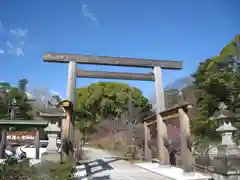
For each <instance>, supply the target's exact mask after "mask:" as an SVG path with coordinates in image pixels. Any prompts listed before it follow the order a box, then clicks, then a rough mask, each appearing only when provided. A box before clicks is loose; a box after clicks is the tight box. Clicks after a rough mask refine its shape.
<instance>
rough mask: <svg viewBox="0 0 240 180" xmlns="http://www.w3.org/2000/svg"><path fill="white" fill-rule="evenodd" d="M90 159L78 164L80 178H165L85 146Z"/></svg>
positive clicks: (141, 179) (129, 179)
mask: <svg viewBox="0 0 240 180" xmlns="http://www.w3.org/2000/svg"><path fill="white" fill-rule="evenodd" d="M84 151H85V153H86V155H87V156H88V157H89V158H88V161H87V162H86V163H84V164H82V165H79V166H77V172H76V174H75V176H76V177H78V180H90V179H92V180H143V179H147V180H164V179H165V178H162V177H160V176H159V175H157V174H155V173H152V172H149V171H147V170H144V169H142V168H140V167H137V166H135V165H133V164H131V163H129V162H127V161H124V160H121V159H119V158H117V157H114V156H113V155H111V154H110V153H108V152H105V151H103V150H100V149H94V148H84Z"/></svg>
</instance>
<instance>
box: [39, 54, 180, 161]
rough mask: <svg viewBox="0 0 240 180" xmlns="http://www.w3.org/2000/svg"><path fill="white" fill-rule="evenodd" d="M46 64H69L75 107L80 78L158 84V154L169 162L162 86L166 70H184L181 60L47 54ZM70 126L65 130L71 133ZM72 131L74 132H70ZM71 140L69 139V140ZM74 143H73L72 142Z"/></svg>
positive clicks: (69, 93)
mask: <svg viewBox="0 0 240 180" xmlns="http://www.w3.org/2000/svg"><path fill="white" fill-rule="evenodd" d="M43 61H45V62H52V63H68V64H69V66H68V85H67V99H68V100H70V101H71V102H72V103H73V106H75V99H76V78H78V77H80V78H105V79H123V80H143V81H154V82H155V92H156V115H157V128H158V134H159V135H158V140H157V142H158V143H157V144H158V152H159V153H158V154H159V160H160V162H163V163H165V162H166V161H167V159H168V157H166V156H165V153H162V152H165V151H166V150H165V146H164V142H163V139H164V137H166V130H165V129H166V127H165V124H164V123H163V120H162V118H161V116H159V113H160V112H161V111H163V110H164V109H165V101H164V89H163V85H162V69H168V70H180V69H182V62H181V61H169V60H151V59H136V58H124V57H109V56H90V55H77V54H65V53H51V52H47V53H45V54H44V57H43ZM76 64H89V65H107V66H127V67H138V68H152V69H153V73H148V74H140V73H120V72H102V71H82V70H79V69H77V66H76ZM69 127H70V128H71V125H69V126H68V127H63V128H64V129H65V130H67V131H68V128H69ZM70 131H71V130H70ZM66 138H68V137H66ZM72 141H73V140H72Z"/></svg>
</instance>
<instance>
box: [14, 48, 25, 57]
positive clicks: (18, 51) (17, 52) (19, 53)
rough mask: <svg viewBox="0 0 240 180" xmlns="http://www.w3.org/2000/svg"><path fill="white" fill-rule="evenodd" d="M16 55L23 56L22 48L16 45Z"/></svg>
mask: <svg viewBox="0 0 240 180" xmlns="http://www.w3.org/2000/svg"><path fill="white" fill-rule="evenodd" d="M16 55H17V56H24V51H23V48H20V47H17V48H16Z"/></svg>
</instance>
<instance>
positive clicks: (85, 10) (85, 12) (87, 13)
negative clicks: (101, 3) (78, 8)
mask: <svg viewBox="0 0 240 180" xmlns="http://www.w3.org/2000/svg"><path fill="white" fill-rule="evenodd" d="M82 14H83V16H84V17H85V18H87V19H90V20H91V21H93V22H95V23H96V24H99V22H98V20H97V18H96V17H95V16H94V15H93V14H92V13H91V12H90V11H89V7H88V5H87V4H82Z"/></svg>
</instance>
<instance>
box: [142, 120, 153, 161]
mask: <svg viewBox="0 0 240 180" xmlns="http://www.w3.org/2000/svg"><path fill="white" fill-rule="evenodd" d="M149 140H151V135H150V130H149V127H148V125H147V123H146V122H144V159H145V161H151V160H152V152H151V150H150V148H149V146H148V141H149Z"/></svg>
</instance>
